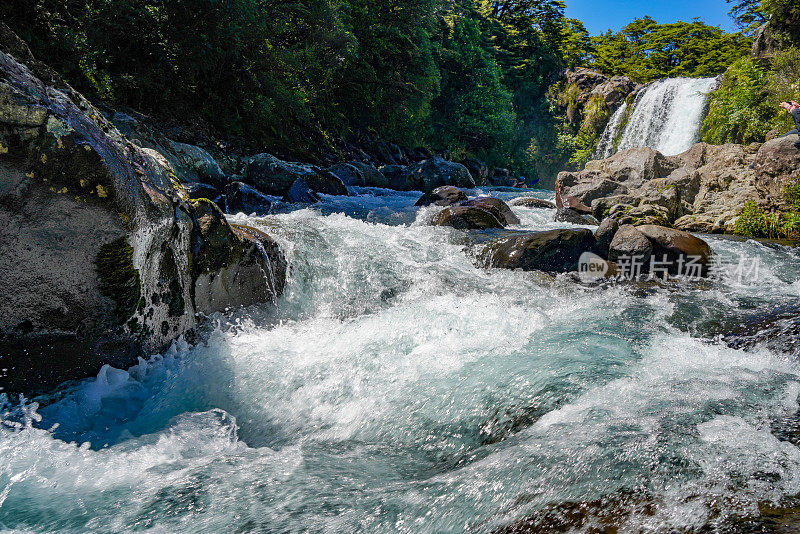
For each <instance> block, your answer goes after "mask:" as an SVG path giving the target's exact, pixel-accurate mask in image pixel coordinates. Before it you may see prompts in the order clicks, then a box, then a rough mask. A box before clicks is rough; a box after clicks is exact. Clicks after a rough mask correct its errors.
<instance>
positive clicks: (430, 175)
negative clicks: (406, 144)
mask: <svg viewBox="0 0 800 534" xmlns="http://www.w3.org/2000/svg"><path fill="white" fill-rule="evenodd" d="M443 185H452V186H455V187H461V188H467V189H469V188H472V187H475V181H474V180H473V179H472V175H471V174H470V173H469V170H467V168H466V167H464V166H463V165H461V164H460V163H453V162H451V161H447V160H445V159H442V158H440V157H439V156H434V157H432V158H429V159H426V160H425V161H422V162H420V163H416V164H414V165H410V166H409V167H408V182H407V184H406V188H408V189H410V190H418V191H422V192H427V191H433V190H434V189H436V188H437V187H441V186H443Z"/></svg>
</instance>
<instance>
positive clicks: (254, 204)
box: [225, 182, 272, 213]
mask: <svg viewBox="0 0 800 534" xmlns="http://www.w3.org/2000/svg"><path fill="white" fill-rule="evenodd" d="M225 203H226V204H225V205H226V210H227V211H228V213H267V212H269V209H270V208H271V207H272V202H271V201H270V199H269V197H267V196H266V195H264V194H263V193H261V192H260V191H257V190H256V189H255V188H253V187H250V186H249V185H247V184H245V183H242V182H231V183H229V184H228V185H227V186H225Z"/></svg>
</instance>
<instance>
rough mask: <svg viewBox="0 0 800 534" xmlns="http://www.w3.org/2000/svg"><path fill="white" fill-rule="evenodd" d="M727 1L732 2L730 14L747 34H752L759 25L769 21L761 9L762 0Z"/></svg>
mask: <svg viewBox="0 0 800 534" xmlns="http://www.w3.org/2000/svg"><path fill="white" fill-rule="evenodd" d="M725 1H726V2H727V3H728V4H731V9H730V11H728V15H730V17H731V18H732V19H733V21H734V22H735V23H736V25H737V26H738V27H739V28H740V29H741V30H742V31H743V32H744V33H745V34H746V35H749V36H752V35H753V34H754V33H755V30H756V29H757V28H758V27H759V26H761V25H762V24H764V23H765V22H767V17H766V16H765V15H764V11H763V10H762V9H761V0H725Z"/></svg>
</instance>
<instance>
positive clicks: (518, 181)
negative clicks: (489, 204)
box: [513, 126, 800, 189]
mask: <svg viewBox="0 0 800 534" xmlns="http://www.w3.org/2000/svg"><path fill="white" fill-rule="evenodd" d="M798 127H799V128H800V126H798ZM513 187H516V188H517V189H527V187H528V186H527V184H526V183H525V177H524V176H520V177H519V178H517V179H516V181H514V185H513Z"/></svg>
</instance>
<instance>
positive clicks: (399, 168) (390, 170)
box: [378, 165, 410, 191]
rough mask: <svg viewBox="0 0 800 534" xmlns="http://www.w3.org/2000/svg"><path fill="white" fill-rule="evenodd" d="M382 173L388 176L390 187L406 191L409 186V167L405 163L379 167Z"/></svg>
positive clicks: (388, 185)
mask: <svg viewBox="0 0 800 534" xmlns="http://www.w3.org/2000/svg"><path fill="white" fill-rule="evenodd" d="M378 170H379V171H380V173H381V174H382V175H383V176H384V177H385V178H386V180H387V182H388V183H387V185H386V187H388V188H389V189H394V190H395V191H406V190H408V189H410V188H409V187H408V185H407V184H408V167H406V166H405V165H384V166H383V167H381V168H380V169H378Z"/></svg>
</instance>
